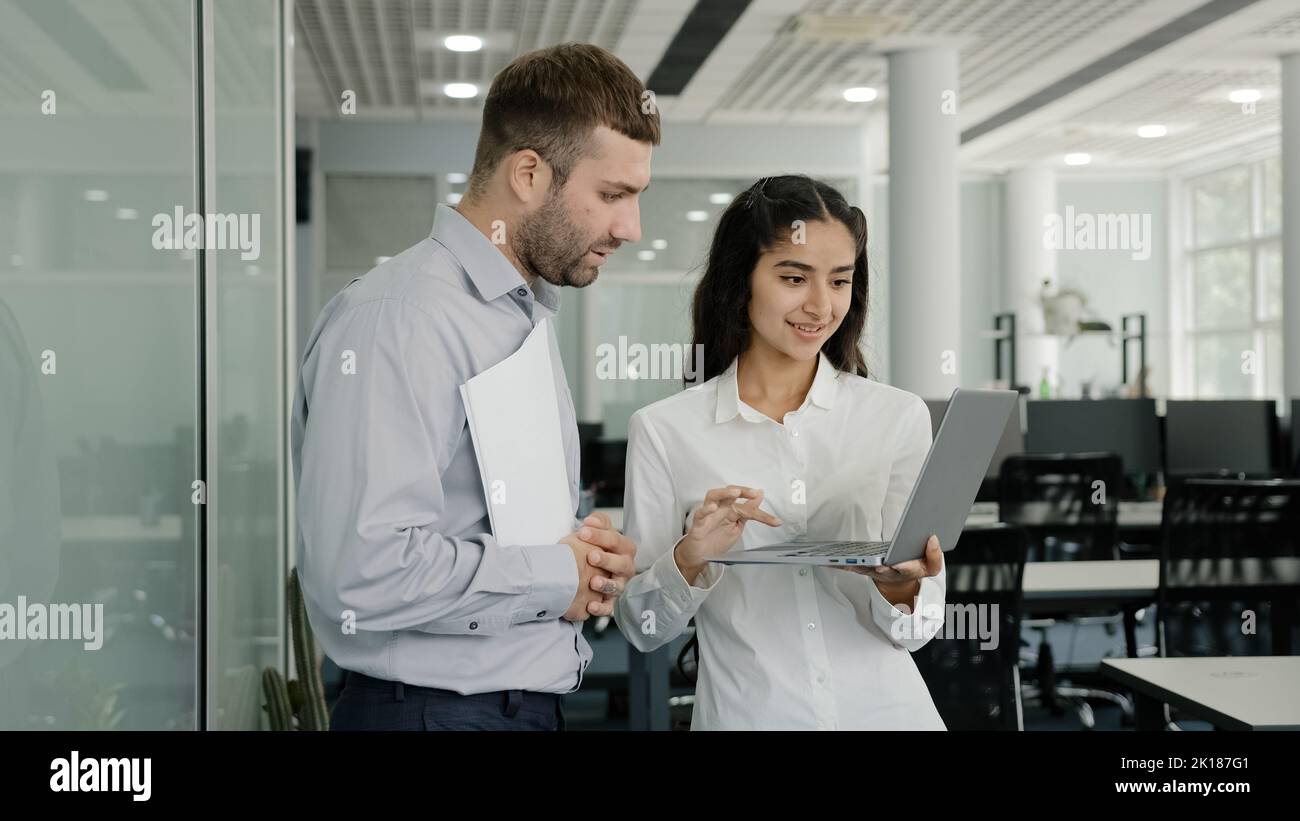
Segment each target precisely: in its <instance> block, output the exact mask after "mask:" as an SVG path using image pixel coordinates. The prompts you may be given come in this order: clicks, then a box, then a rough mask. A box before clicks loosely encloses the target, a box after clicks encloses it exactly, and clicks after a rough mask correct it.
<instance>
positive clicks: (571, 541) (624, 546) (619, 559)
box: [561, 513, 636, 621]
mask: <svg viewBox="0 0 1300 821" xmlns="http://www.w3.org/2000/svg"><path fill="white" fill-rule="evenodd" d="M561 541H562V542H563V543H564V544H567V545H568V546H569V547H571V548H572V549H573V558H574V561H576V562H577V563H578V593H577V595H575V596H574V597H573V603H572V604H570V605H569V609H568V610H567V611H566V612H565V614H564V618H566V619H568V620H569V621H586V620H587V618H588V617H589V616H611V615H613V614H614V600H615V599H617V598H618V597H619V596H621V595H622V594H623V591H624V590H626V589H627V583H628V581H630V580H631V578H632V576H633V575H635V574H636V562H635V559H636V545H635V544H634V543H633V542H632V540H631V539H629V538H628V537H626V536H624V535H623V534H622V533H619V532H618V531H617V530H615V529H614V525H613V523H612V522H610V520H609V517H608V516H606V515H605V514H604V513H593V514H591V515H590V516H588V517H587V518H586V519H583V520H582V528H581V529H579V530H578V531H576V532H574V533H570V534H569V535H568V536H566V537H565V538H563V539H561Z"/></svg>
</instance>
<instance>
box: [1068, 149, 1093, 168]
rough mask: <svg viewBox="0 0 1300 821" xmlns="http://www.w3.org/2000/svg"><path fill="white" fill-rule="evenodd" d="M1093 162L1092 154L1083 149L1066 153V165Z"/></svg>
mask: <svg viewBox="0 0 1300 821" xmlns="http://www.w3.org/2000/svg"><path fill="white" fill-rule="evenodd" d="M1090 162H1092V155H1091V154H1087V153H1085V152H1083V151H1075V152H1073V153H1070V154H1066V155H1065V164H1066V165H1087V164H1088V163H1090Z"/></svg>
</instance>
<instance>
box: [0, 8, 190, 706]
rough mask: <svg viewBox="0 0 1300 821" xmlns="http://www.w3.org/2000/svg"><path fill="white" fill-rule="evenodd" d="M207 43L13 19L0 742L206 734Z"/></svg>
mask: <svg viewBox="0 0 1300 821" xmlns="http://www.w3.org/2000/svg"><path fill="white" fill-rule="evenodd" d="M193 26H194V24H193V20H192V19H191V3H190V2H189V0H138V2H133V3H90V2H75V3H68V2H64V3H47V2H13V0H0V55H3V59H0V107H3V109H4V143H5V150H4V152H2V153H0V247H3V248H4V249H5V250H4V253H3V254H0V607H6V608H12V610H11V615H18V616H19V618H20V619H21V618H22V616H21V615H19V614H17V613H16V612H14V611H16V610H17V609H18V608H19V605H20V603H25V604H26V608H24V609H25V610H26V611H27V612H26V618H25V619H24V621H25V622H26V624H27V629H26V630H25V631H19V632H17V633H16V636H17V635H22V634H23V633H24V632H25V633H26V635H27V636H29V640H19V639H17V638H16V637H15V640H5V641H0V694H3V697H2V698H0V728H21V729H59V730H67V729H110V728H113V729H187V728H193V727H195V726H196V714H195V707H196V704H195V696H196V691H197V687H196V679H195V673H196V670H197V652H198V649H197V646H196V640H195V637H196V635H197V623H196V612H195V603H196V602H197V600H198V599H197V596H196V591H195V587H194V581H195V569H196V568H195V559H196V556H197V541H196V533H197V531H196V528H195V526H194V525H195V521H196V516H195V510H196V508H195V506H194V505H193V504H192V503H191V486H190V483H191V482H192V481H193V480H194V478H195V458H194V456H195V453H196V447H197V446H196V442H195V427H194V425H195V419H196V416H197V406H196V395H197V390H196V377H197V373H196V365H195V363H196V355H197V352H196V345H195V334H196V322H195V296H196V295H195V287H194V282H195V276H194V254H193V252H192V251H184V250H176V249H173V248H169V247H168V240H169V239H170V238H171V236H172V234H171V232H170V231H165V230H163V226H164V225H168V226H169V225H170V221H171V220H173V218H174V216H175V214H176V212H177V211H178V210H181V211H184V212H186V213H189V212H191V211H192V210H193V207H194V191H193V175H194V166H193V156H194V134H193V126H192V117H193V111H194V100H193V94H192V87H193V79H192V75H191V72H192V54H191V48H190V42H191V39H190V32H191V31H192V30H193ZM38 103H39V104H38ZM177 227H179V226H177ZM73 606H77V607H75V609H74V607H73ZM74 613H75V614H79V615H82V616H84V617H87V618H84V619H83V620H82V622H81V623H80V624H78V623H77V621H76V620H74V619H73V618H72V616H73V614H74ZM0 618H2V617H0ZM52 619H57V625H56V623H55V621H52ZM38 620H39V621H42V622H44V624H45V627H44V628H43V629H46V630H47V633H48V635H50V636H51V637H52V638H51V640H46V641H39V640H30V636H31V635H33V633H34V632H35V628H34V626H35V624H36V622H37V621H38ZM56 627H57V629H54V628H56ZM0 629H3V628H2V627H0ZM10 629H14V628H13V625H12V623H11V627H10ZM54 636H57V637H58V639H57V640H54V639H53V637H54Z"/></svg>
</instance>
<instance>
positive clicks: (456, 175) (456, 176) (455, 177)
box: [447, 171, 469, 185]
mask: <svg viewBox="0 0 1300 821" xmlns="http://www.w3.org/2000/svg"><path fill="white" fill-rule="evenodd" d="M447 182H449V183H451V184H452V185H461V184H463V183H467V182H469V174H462V173H461V172H459V171H453V172H451V173H450V174H448V175H447Z"/></svg>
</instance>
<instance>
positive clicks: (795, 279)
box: [781, 276, 803, 285]
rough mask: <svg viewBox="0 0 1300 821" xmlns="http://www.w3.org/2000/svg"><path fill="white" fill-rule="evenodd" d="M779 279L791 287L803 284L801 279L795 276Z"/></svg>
mask: <svg viewBox="0 0 1300 821" xmlns="http://www.w3.org/2000/svg"><path fill="white" fill-rule="evenodd" d="M781 279H784V280H785V281H786V282H788V283H790V284H791V285H798V284H799V283H800V282H803V277H797V276H789V277H781Z"/></svg>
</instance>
